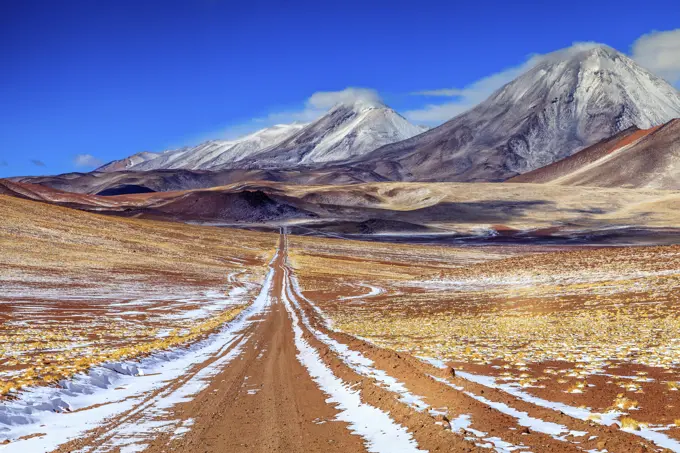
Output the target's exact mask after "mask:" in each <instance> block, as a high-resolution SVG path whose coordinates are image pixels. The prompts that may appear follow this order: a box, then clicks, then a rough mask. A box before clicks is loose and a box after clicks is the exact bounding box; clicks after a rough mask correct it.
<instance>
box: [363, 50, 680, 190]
mask: <svg viewBox="0 0 680 453" xmlns="http://www.w3.org/2000/svg"><path fill="white" fill-rule="evenodd" d="M677 117H680V93H679V92H678V91H677V90H676V89H675V88H673V87H672V86H670V85H669V84H668V83H667V82H665V81H664V80H662V79H660V78H658V77H656V76H654V75H652V74H651V73H650V72H648V71H647V70H645V69H643V68H642V67H640V66H639V65H638V64H637V63H635V62H634V61H633V60H631V59H630V58H628V57H627V56H625V55H623V54H621V53H619V52H617V51H616V50H614V49H611V48H609V47H606V46H602V45H599V46H575V47H572V48H569V49H565V50H561V51H557V52H555V53H552V54H549V55H547V56H544V57H543V58H541V60H540V61H539V62H538V63H537V64H536V65H535V66H534V67H533V68H531V69H530V70H529V71H528V72H526V73H524V74H523V75H521V76H520V77H518V78H517V79H515V80H514V81H512V82H510V83H508V84H507V85H505V86H503V87H502V88H500V89H499V90H497V91H496V92H495V93H493V94H492V95H491V96H490V97H489V98H488V99H487V100H485V101H484V102H482V103H481V104H479V105H478V106H476V107H475V108H473V109H471V110H469V111H468V112H466V113H463V114H462V115H459V116H457V117H455V118H454V119H452V120H450V121H448V122H446V123H444V124H443V125H441V126H439V127H437V128H434V129H431V130H430V131H427V132H425V133H423V134H420V135H418V136H416V137H413V138H411V139H408V140H404V141H401V142H398V143H393V144H390V145H386V146H384V147H382V148H379V149H377V150H375V151H373V152H372V153H370V154H369V155H368V156H365V157H362V158H360V159H355V160H354V162H353V164H354V165H359V166H360V167H361V168H363V169H364V170H367V171H373V172H376V173H378V174H380V175H382V176H383V177H386V178H389V179H394V180H418V181H501V180H505V179H507V178H510V177H512V176H515V175H517V174H520V173H524V172H527V171H531V170H534V169H536V168H539V167H542V166H544V165H548V164H550V163H552V162H555V161H557V160H560V159H562V158H564V157H567V156H569V155H571V154H573V153H574V152H576V151H578V150H580V149H582V148H584V147H586V146H589V145H592V144H594V143H596V142H598V141H600V140H602V139H604V138H606V137H610V136H612V135H614V134H616V133H618V132H620V131H623V130H625V129H627V128H629V127H632V126H636V127H638V128H643V129H647V128H650V127H652V126H656V125H659V124H663V123H665V122H667V121H669V120H671V119H673V118H677Z"/></svg>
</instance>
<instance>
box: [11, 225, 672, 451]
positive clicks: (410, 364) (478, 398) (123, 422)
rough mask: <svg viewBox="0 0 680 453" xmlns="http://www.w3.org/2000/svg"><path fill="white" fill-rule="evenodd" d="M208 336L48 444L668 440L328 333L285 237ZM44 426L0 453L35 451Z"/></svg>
mask: <svg viewBox="0 0 680 453" xmlns="http://www.w3.org/2000/svg"><path fill="white" fill-rule="evenodd" d="M210 341H211V342H210V343H206V344H205V345H204V346H203V347H202V348H203V349H196V351H195V352H193V353H192V354H193V358H194V359H196V357H198V359H196V360H194V361H193V362H191V366H188V367H186V368H185V369H183V370H182V372H181V373H180V374H178V375H177V376H175V377H173V378H170V379H167V380H163V382H162V385H160V386H156V387H154V388H152V389H149V390H148V391H146V392H142V393H140V394H137V395H135V396H134V398H133V397H129V398H127V399H126V401H127V402H128V406H126V409H125V410H124V411H122V412H120V413H118V414H116V416H115V417H109V418H108V419H107V420H106V421H105V422H103V423H100V424H98V426H97V427H96V428H94V429H90V430H89V431H87V432H86V433H84V434H80V435H79V436H78V439H77V440H70V441H68V442H66V443H63V442H62V443H61V444H60V446H59V447H58V448H57V449H56V450H55V451H58V452H74V451H77V452H125V453H130V452H137V451H148V452H152V453H153V452H168V451H181V452H276V451H285V452H336V451H337V452H344V453H347V452H364V451H370V452H378V453H383V452H384V453H394V452H417V451H432V452H435V451H436V452H449V451H450V452H459V451H460V452H462V451H465V452H470V451H484V452H488V451H490V450H491V451H499V452H511V451H533V452H548V451H550V452H563V451H609V452H615V451H625V452H629V451H661V450H663V449H662V448H660V445H664V442H665V440H664V439H663V438H661V439H660V440H659V439H656V441H655V442H656V443H653V442H652V441H650V440H649V439H644V438H642V437H640V435H638V434H636V433H634V432H627V431H623V430H620V429H618V428H614V427H609V426H606V424H604V423H601V422H600V421H596V420H587V419H583V418H579V416H578V415H575V414H572V413H570V411H569V408H567V407H553V408H550V407H547V406H546V405H545V404H541V402H536V401H533V402H531V401H527V400H525V399H523V398H522V396H521V395H513V394H510V393H508V392H504V391H503V390H502V389H498V388H493V387H490V386H488V385H485V384H484V382H475V381H474V379H470V378H469V377H468V378H465V379H464V378H461V377H460V376H454V374H453V373H452V371H451V370H450V369H448V368H446V367H443V366H442V365H440V364H436V363H435V364H430V363H425V362H423V361H422V360H419V359H417V358H414V357H410V356H407V355H403V354H399V353H397V352H394V351H388V350H382V349H379V348H376V347H373V346H371V345H369V344H367V343H365V342H363V341H361V340H359V339H356V338H353V337H350V336H347V335H344V334H342V333H338V332H335V331H333V330H332V329H331V328H330V327H329V326H328V325H327V322H326V320H325V318H324V317H323V315H322V313H321V312H320V311H319V310H318V308H316V306H315V305H314V303H313V301H312V300H310V299H308V298H307V297H306V296H305V295H304V292H303V291H302V290H301V289H300V285H299V283H298V281H297V279H296V277H295V273H294V270H293V269H292V268H291V267H290V266H289V264H288V261H287V238H286V236H285V235H281V238H280V244H279V250H278V252H277V254H276V256H275V257H274V258H273V260H272V262H271V263H270V270H269V274H268V275H267V278H266V280H265V282H264V285H263V288H262V292H261V293H260V296H259V297H258V298H257V300H255V301H254V302H253V304H252V306H251V307H250V308H249V309H248V310H246V311H244V312H243V314H242V316H241V317H240V318H238V319H237V320H235V321H234V322H232V323H230V326H229V327H228V328H227V329H226V330H225V331H224V332H223V333H221V334H219V335H218V336H216V337H215V338H213V339H212V340H210ZM169 363H172V362H169ZM169 366H170V365H168V367H169ZM152 378H153V376H152V375H149V376H140V377H139V378H136V379H142V380H143V379H152ZM102 406H103V407H106V406H105V405H102ZM96 410H98V407H94V406H93V407H90V408H86V409H84V410H82V411H78V412H72V413H64V414H59V415H60V417H61V419H60V420H62V423H64V424H65V425H66V424H68V423H69V420H70V423H71V424H73V423H76V422H77V421H78V420H82V417H83V416H84V417H86V418H87V417H88V412H91V411H96ZM91 413H94V412H91ZM69 417H71V418H70V419H69ZM79 417H80V418H79ZM63 420H66V421H65V422H64V421H63ZM46 431H49V430H47V429H46ZM47 434H49V433H35V435H32V436H27V437H26V438H25V439H23V440H18V441H16V442H12V443H10V444H7V445H5V446H4V447H1V446H0V452H3V453H4V452H5V451H22V452H27V451H31V452H32V451H40V446H41V445H42V446H44V445H47V443H45V442H46V441H45V439H50V437H49V436H47ZM661 436H662V437H663V434H662V435H661ZM52 440H53V439H52ZM666 446H669V447H670V448H672V449H674V448H673V445H671V444H667V443H666ZM50 450H52V449H50ZM46 451H49V450H46Z"/></svg>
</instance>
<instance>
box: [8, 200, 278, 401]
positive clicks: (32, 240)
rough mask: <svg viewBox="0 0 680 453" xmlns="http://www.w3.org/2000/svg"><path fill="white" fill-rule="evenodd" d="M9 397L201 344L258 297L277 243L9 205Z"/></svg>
mask: <svg viewBox="0 0 680 453" xmlns="http://www.w3.org/2000/svg"><path fill="white" fill-rule="evenodd" d="M0 212H2V216H0V251H1V252H0V282H1V285H2V291H0V395H5V396H10V397H11V395H12V394H14V393H15V391H18V390H20V389H21V387H23V386H27V385H33V384H45V383H51V382H54V381H57V380H59V379H61V378H63V377H65V376H70V375H73V374H74V373H77V372H79V371H84V370H86V369H87V368H89V367H90V366H91V365H93V364H97V363H101V362H104V361H114V360H120V359H126V358H132V357H136V356H139V355H143V354H147V353H150V352H153V351H158V350H161V349H165V348H168V347H171V346H177V345H181V344H186V343H188V342H191V341H195V340H197V339H199V338H201V337H202V336H204V335H205V334H207V333H209V332H212V331H214V330H215V329H216V328H217V327H219V326H220V325H222V324H224V323H225V322H227V321H229V320H231V319H233V317H234V316H235V315H236V314H238V313H239V312H240V311H241V310H242V309H243V308H244V306H245V304H247V303H248V302H249V301H251V300H252V298H253V296H254V294H256V293H257V291H259V287H260V286H259V285H260V282H261V281H262V279H263V277H264V273H265V271H266V264H267V263H268V261H269V260H270V259H271V256H272V255H273V252H274V251H275V248H276V241H277V239H278V236H277V235H268V234H260V233H250V232H245V231H236V232H234V231H233V230H228V229H219V228H205V227H195V226H188V225H183V224H177V223H164V222H150V221H138V220H134V219H122V218H117V217H104V216H98V215H94V214H88V213H83V212H80V211H75V210H71V209H65V208H60V207H55V206H50V205H47V204H42V203H36V202H31V201H24V200H20V199H17V198H10V197H6V196H0Z"/></svg>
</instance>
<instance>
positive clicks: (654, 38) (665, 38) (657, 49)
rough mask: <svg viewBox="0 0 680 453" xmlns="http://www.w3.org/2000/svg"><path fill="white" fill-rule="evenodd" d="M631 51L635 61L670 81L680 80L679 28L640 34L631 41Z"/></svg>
mask: <svg viewBox="0 0 680 453" xmlns="http://www.w3.org/2000/svg"><path fill="white" fill-rule="evenodd" d="M631 53H632V57H633V59H634V60H635V61H637V62H638V63H640V64H641V65H642V66H644V67H645V68H647V69H649V70H650V71H652V72H653V73H655V74H657V75H658V76H660V77H663V78H664V79H666V80H668V81H669V82H670V83H678V82H680V28H676V29H675V30H669V31H653V32H651V33H648V34H646V35H642V36H641V37H639V38H638V39H637V40H636V41H635V42H634V43H633V45H632V47H631Z"/></svg>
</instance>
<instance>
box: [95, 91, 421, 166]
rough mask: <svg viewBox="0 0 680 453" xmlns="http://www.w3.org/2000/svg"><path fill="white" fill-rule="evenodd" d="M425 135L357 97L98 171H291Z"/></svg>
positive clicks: (369, 100)
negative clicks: (301, 118) (298, 118)
mask: <svg viewBox="0 0 680 453" xmlns="http://www.w3.org/2000/svg"><path fill="white" fill-rule="evenodd" d="M421 132H423V129H422V128H421V127H420V126H415V125H413V124H411V123H409V122H408V121H407V120H406V119H405V118H404V117H402V116H401V115H399V114H398V113H397V112H395V111H394V110H392V109H391V108H389V107H387V106H386V105H385V104H383V103H382V102H381V101H380V100H379V99H376V98H375V97H370V96H353V97H351V98H349V97H348V99H346V100H345V101H343V102H340V103H338V104H336V105H334V106H333V107H332V108H331V109H330V110H329V111H328V113H326V114H325V115H323V116H322V117H320V118H319V119H317V120H316V121H313V122H312V123H309V124H303V123H293V124H277V125H275V126H271V127H268V128H265V129H261V130H259V131H256V132H253V133H251V134H249V135H247V136H245V137H241V138H239V139H236V140H229V141H227V140H211V141H207V142H204V143H202V144H200V145H198V146H195V147H185V148H180V149H177V150H169V151H164V152H162V153H158V154H154V155H148V156H144V157H142V156H140V155H135V156H132V157H129V158H126V159H122V160H120V161H116V162H112V163H111V164H107V165H106V166H104V167H102V168H100V169H99V170H100V171H119V170H135V171H147V170H157V169H188V170H212V169H227V168H253V167H274V168H282V167H287V168H290V167H294V166H296V165H298V164H305V165H310V164H316V163H322V162H324V163H325V162H333V161H340V160H343V159H347V158H349V157H357V156H361V155H364V154H367V153H369V152H371V151H373V150H374V149H376V148H379V147H380V146H383V145H386V144H388V143H394V142H397V141H400V140H405V139H407V138H410V137H412V136H414V135H417V134H419V133H421Z"/></svg>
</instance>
